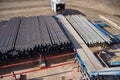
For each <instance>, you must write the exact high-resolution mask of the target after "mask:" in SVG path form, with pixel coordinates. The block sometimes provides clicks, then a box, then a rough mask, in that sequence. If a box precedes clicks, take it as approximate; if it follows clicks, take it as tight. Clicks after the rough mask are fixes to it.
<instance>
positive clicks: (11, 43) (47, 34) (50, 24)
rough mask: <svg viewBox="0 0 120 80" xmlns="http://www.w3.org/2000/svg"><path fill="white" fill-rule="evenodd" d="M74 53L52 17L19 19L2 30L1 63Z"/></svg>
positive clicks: (0, 39)
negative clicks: (39, 56) (40, 55)
mask: <svg viewBox="0 0 120 80" xmlns="http://www.w3.org/2000/svg"><path fill="white" fill-rule="evenodd" d="M71 51H73V46H72V44H71V42H70V41H69V39H68V38H67V37H66V35H65V34H64V33H63V31H62V29H61V28H60V26H59V25H58V23H57V22H56V21H55V19H54V18H53V17H51V16H37V17H21V18H20V17H18V18H12V19H10V20H9V21H8V23H7V26H6V27H3V28H2V30H0V61H4V60H7V61H8V60H14V59H21V58H22V59H23V58H27V57H33V56H38V55H39V54H42V55H48V54H56V53H64V52H71Z"/></svg>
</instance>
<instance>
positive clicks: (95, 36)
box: [66, 15, 111, 45]
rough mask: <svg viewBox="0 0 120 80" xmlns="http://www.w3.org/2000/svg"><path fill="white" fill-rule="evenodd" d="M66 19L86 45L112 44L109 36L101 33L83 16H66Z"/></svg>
mask: <svg viewBox="0 0 120 80" xmlns="http://www.w3.org/2000/svg"><path fill="white" fill-rule="evenodd" d="M66 19H67V20H68V21H69V22H70V24H71V25H72V26H73V28H74V29H75V30H76V31H77V33H78V34H79V35H80V36H81V37H82V39H83V40H84V41H85V43H86V44H88V45H94V44H96V43H109V44H110V43H111V39H110V38H109V37H108V36H106V35H104V34H103V33H102V32H101V31H99V30H98V29H97V28H96V27H95V26H94V25H93V24H92V23H90V22H89V21H88V20H87V19H86V18H85V17H83V16H82V15H71V16H70V15H68V16H66Z"/></svg>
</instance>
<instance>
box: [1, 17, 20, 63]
mask: <svg viewBox="0 0 120 80" xmlns="http://www.w3.org/2000/svg"><path fill="white" fill-rule="evenodd" d="M19 25H20V18H12V19H10V20H9V21H8V23H7V25H6V27H3V28H2V29H1V30H0V59H1V61H2V60H7V59H9V58H10V57H11V55H12V52H13V51H14V46H15V41H16V37H17V32H18V29H19Z"/></svg>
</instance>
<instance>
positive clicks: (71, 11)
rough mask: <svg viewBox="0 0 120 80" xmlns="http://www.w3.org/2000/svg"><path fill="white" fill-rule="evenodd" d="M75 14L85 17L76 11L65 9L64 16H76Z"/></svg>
mask: <svg viewBox="0 0 120 80" xmlns="http://www.w3.org/2000/svg"><path fill="white" fill-rule="evenodd" d="M77 14H81V15H83V16H86V15H85V14H84V13H82V12H80V11H78V10H75V9H66V10H65V15H77Z"/></svg>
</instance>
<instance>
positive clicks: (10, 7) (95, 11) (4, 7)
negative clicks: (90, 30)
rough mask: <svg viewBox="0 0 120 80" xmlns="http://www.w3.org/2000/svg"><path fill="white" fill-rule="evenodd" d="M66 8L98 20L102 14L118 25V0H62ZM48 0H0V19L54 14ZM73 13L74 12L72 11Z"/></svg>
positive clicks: (119, 15) (119, 6) (119, 3)
mask: <svg viewBox="0 0 120 80" xmlns="http://www.w3.org/2000/svg"><path fill="white" fill-rule="evenodd" d="M63 1H64V2H65V3H66V9H69V10H70V9H72V10H71V11H69V13H71V12H72V11H73V10H74V11H78V12H79V13H83V14H84V15H86V17H88V18H90V19H94V20H99V17H98V15H103V16H105V17H107V18H108V19H110V20H112V21H114V22H115V23H117V24H119V25H120V0H75V1H73V0H63ZM49 3H50V0H0V20H7V19H9V18H11V17H16V16H39V15H54V13H53V11H51V9H50V4H49ZM72 13H73V14H75V12H72Z"/></svg>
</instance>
